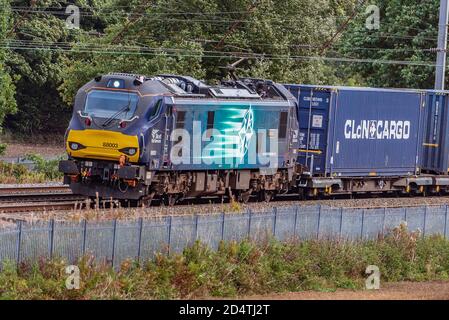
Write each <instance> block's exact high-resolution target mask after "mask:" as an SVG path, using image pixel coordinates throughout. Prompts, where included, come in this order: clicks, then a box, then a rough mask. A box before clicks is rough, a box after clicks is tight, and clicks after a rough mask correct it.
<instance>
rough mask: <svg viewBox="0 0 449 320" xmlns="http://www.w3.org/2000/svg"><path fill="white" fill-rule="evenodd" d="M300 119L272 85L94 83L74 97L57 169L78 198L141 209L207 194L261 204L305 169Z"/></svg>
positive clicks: (162, 80) (287, 96) (119, 77)
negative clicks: (63, 155) (158, 202)
mask: <svg viewBox="0 0 449 320" xmlns="http://www.w3.org/2000/svg"><path fill="white" fill-rule="evenodd" d="M297 112H298V106H297V100H296V99H295V97H293V95H292V94H291V93H290V92H289V91H288V90H287V89H286V88H285V87H284V86H282V85H279V84H276V83H274V82H272V81H266V80H260V79H235V80H230V81H224V82H222V83H221V84H220V85H216V86H213V85H206V84H205V83H203V82H201V81H199V80H196V79H194V78H191V77H186V76H176V75H159V76H155V77H151V78H150V77H145V76H139V75H131V74H119V73H116V74H108V75H103V76H98V77H96V78H95V79H93V80H92V81H90V82H89V83H87V84H86V85H84V86H83V87H82V88H81V89H80V90H79V91H78V93H77V95H76V97H75V103H74V110H73V116H72V119H71V121H70V124H69V128H68V129H67V132H66V137H65V143H66V149H67V153H68V156H69V159H68V160H65V161H61V162H60V170H61V171H62V172H63V173H64V182H65V183H68V184H70V187H71V189H72V190H73V192H74V193H76V194H82V195H86V196H89V197H99V198H102V199H110V198H113V199H122V200H129V201H133V202H136V203H138V204H141V205H149V204H150V203H151V201H152V199H153V198H154V197H159V198H162V199H163V201H164V202H165V203H167V204H169V205H172V204H174V203H175V202H176V201H177V200H179V199H181V198H185V197H201V196H206V195H213V196H236V197H238V198H239V199H240V200H241V201H247V200H248V199H249V197H250V196H251V195H257V196H259V197H260V198H261V199H265V200H267V201H268V200H269V199H270V198H271V197H272V196H273V195H274V194H276V193H279V192H288V191H289V190H292V188H295V186H296V185H297V180H298V179H299V177H300V175H301V173H302V171H303V169H302V166H300V165H299V164H298V163H297V159H298V155H297V152H298V150H299V140H298V135H299V128H298V118H297Z"/></svg>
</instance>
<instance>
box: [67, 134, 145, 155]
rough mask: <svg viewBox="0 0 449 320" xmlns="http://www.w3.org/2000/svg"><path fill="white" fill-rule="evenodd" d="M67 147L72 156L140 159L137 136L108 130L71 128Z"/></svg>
mask: <svg viewBox="0 0 449 320" xmlns="http://www.w3.org/2000/svg"><path fill="white" fill-rule="evenodd" d="M66 149H67V152H68V154H69V155H70V156H72V157H74V158H83V159H97V160H109V161H119V159H120V157H121V156H123V155H124V156H126V157H127V158H128V161H129V162H132V163H137V162H138V161H139V141H138V138H137V136H130V135H126V134H123V133H121V132H115V131H108V130H89V129H87V130H70V131H69V134H68V136H67V141H66Z"/></svg>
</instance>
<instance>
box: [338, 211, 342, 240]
mask: <svg viewBox="0 0 449 320" xmlns="http://www.w3.org/2000/svg"><path fill="white" fill-rule="evenodd" d="M342 232H343V207H341V208H340V231H339V235H338V238H339V239H341V237H342Z"/></svg>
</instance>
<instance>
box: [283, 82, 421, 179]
mask: <svg viewBox="0 0 449 320" xmlns="http://www.w3.org/2000/svg"><path fill="white" fill-rule="evenodd" d="M286 87H287V88H288V89H289V90H290V91H291V92H292V93H293V95H295V96H296V97H297V98H298V102H299V110H298V113H299V117H300V120H299V121H300V138H301V141H302V142H301V148H300V150H299V152H300V157H299V161H300V163H302V164H304V165H306V166H307V167H309V168H310V170H311V173H312V174H313V175H320V176H328V177H363V176H407V175H414V174H415V173H417V172H418V170H419V168H420V163H419V161H420V157H419V155H420V152H421V144H422V139H421V135H420V132H421V126H422V113H423V106H424V99H425V97H426V93H425V92H424V91H413V90H393V89H391V90H390V89H372V88H350V87H320V86H307V85H286Z"/></svg>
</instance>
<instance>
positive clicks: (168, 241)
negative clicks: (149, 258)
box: [167, 216, 173, 256]
mask: <svg viewBox="0 0 449 320" xmlns="http://www.w3.org/2000/svg"><path fill="white" fill-rule="evenodd" d="M172 218H173V217H172V216H169V217H168V235H167V236H168V239H167V243H168V248H167V256H169V255H170V246H171V224H172Z"/></svg>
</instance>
